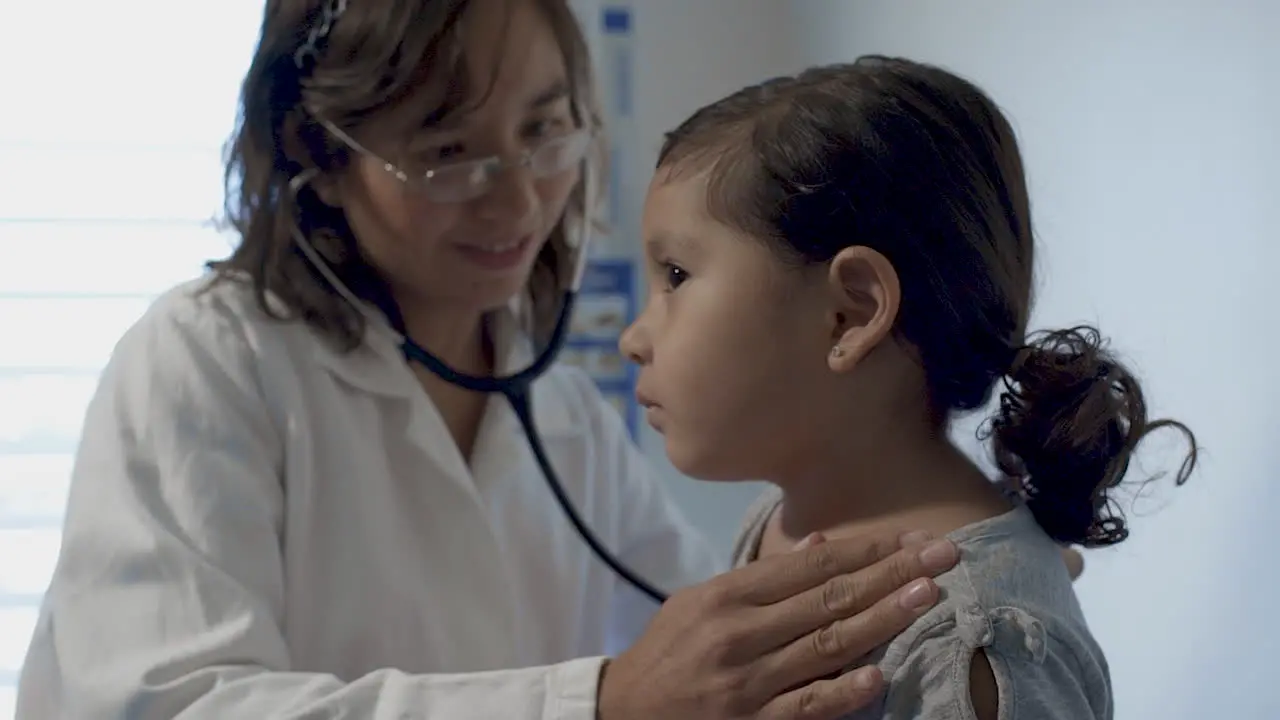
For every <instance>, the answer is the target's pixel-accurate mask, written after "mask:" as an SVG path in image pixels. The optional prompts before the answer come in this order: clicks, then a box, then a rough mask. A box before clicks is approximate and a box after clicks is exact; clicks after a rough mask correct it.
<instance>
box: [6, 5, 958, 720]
mask: <svg viewBox="0 0 1280 720" xmlns="http://www.w3.org/2000/svg"><path fill="white" fill-rule="evenodd" d="M593 108H594V102H593V97H592V94H591V82H590V79H589V72H588V67H587V54H586V51H585V47H584V44H583V38H582V36H581V34H580V31H579V28H578V27H577V26H576V24H575V21H574V19H573V17H572V15H571V14H570V11H569V9H568V8H567V7H566V4H565V2H564V1H563V0H472V1H471V2H466V1H465V0H418V1H417V2H410V1H408V0H365V1H362V2H358V3H355V2H353V3H351V4H350V5H349V6H347V5H346V4H345V3H342V2H321V0H268V2H267V3H266V14H265V18H264V22H263V26H262V36H261V40H260V43H259V45H258V48H257V52H256V55H255V56H254V58H253V63H252V66H251V67H250V69H249V72H248V75H247V77H246V78H245V81H244V86H243V97H242V105H241V107H240V112H241V114H240V124H239V127H238V128H237V131H236V134H235V136H234V138H233V142H232V144H231V145H230V151H229V162H230V165H229V172H228V180H229V182H228V189H229V192H230V195H229V197H230V201H229V203H228V208H229V214H230V218H231V220H232V221H233V222H234V225H235V228H236V230H237V231H238V232H239V234H240V236H241V238H242V242H241V243H240V245H239V246H238V247H237V248H236V250H235V252H234V253H233V254H232V255H231V256H230V258H229V259H227V260H226V261H224V262H221V263H217V264H216V266H215V269H216V272H215V273H214V274H213V275H212V276H211V278H209V279H202V280H200V281H199V282H196V283H192V284H188V285H184V286H181V287H178V288H176V289H174V290H173V291H171V292H169V293H167V294H166V295H164V296H163V297H162V298H160V299H159V300H158V301H157V302H156V303H155V304H154V306H153V307H152V308H151V309H150V310H149V311H148V312H147V313H146V315H145V316H144V317H143V318H142V319H141V320H140V321H139V322H138V323H137V324H136V325H135V326H134V327H133V328H131V329H130V330H129V331H128V333H127V334H126V335H125V336H124V337H123V339H121V341H120V343H119V345H118V346H117V348H116V350H115V353H114V356H113V358H112V360H111V362H110V364H109V366H108V368H107V369H106V371H105V373H104V374H103V376H102V380H101V385H100V387H99V389H98V392H97V394H96V395H95V397H94V399H93V401H92V403H91V404H90V406H89V409H88V414H87V417H86V420H85V425H84V434H83V439H82V441H81V444H80V448H79V455H78V458H77V461H76V465H75V470H74V476H73V479H72V484H71V493H70V499H69V504H68V506H67V514H66V529H65V534H64V540H63V547H62V555H61V557H60V559H59V562H58V565H57V569H56V571H55V573H54V577H53V581H52V584H51V586H50V588H49V590H48V593H47V595H46V597H45V602H44V606H43V609H42V612H41V615H40V619H39V623H38V626H37V628H36V632H35V636H34V639H33V641H32V645H31V648H30V651H29V654H28V657H27V662H26V665H25V668H24V670H23V674H22V677H21V681H20V692H19V700H18V716H19V717H20V718H23V720H28V719H30V720H41V719H44V718H129V719H130V720H158V719H160V718H175V717H180V718H190V719H192V720H198V719H205V718H210V719H212V718H218V719H219V720H224V719H227V718H246V719H247V718H268V717H270V718H304V717H305V718H320V717H323V718H387V719H391V718H425V719H427V720H444V719H448V720H456V719H458V718H499V719H502V720H506V719H508V718H510V719H514V718H526V719H534V718H537V719H543V720H552V719H556V720H594V718H596V717H600V718H602V719H603V720H630V719H632V718H637V719H638V718H646V719H647V718H664V719H665V720H680V719H681V718H698V719H699V720H714V719H715V718H728V717H734V718H746V717H751V718H779V719H780V718H800V717H804V718H814V719H816V718H834V717H836V716H838V715H840V714H842V713H846V712H849V711H853V710H855V709H857V708H859V707H861V706H862V705H863V704H864V703H867V702H868V701H869V700H870V699H871V698H872V697H873V696H874V695H875V694H876V693H877V692H878V686H879V683H880V682H881V680H882V679H881V678H880V677H879V676H878V674H877V672H876V671H875V670H874V668H864V669H862V670H859V671H855V672H850V673H847V674H844V675H841V676H839V677H837V678H835V679H830V678H831V677H832V676H833V673H835V672H836V671H837V670H839V669H841V668H845V667H848V666H850V665H851V664H852V663H853V662H854V661H855V660H856V659H857V658H858V657H859V656H861V655H862V654H863V653H864V652H866V651H868V650H870V649H872V648H873V647H875V646H877V645H879V644H880V643H882V642H884V641H886V640H888V639H889V638H891V637H892V636H893V635H894V634H896V633H897V632H898V631H899V630H900V629H902V628H904V627H905V626H906V625H907V624H909V623H910V622H911V621H912V620H913V619H914V618H915V617H916V616H917V615H918V614H919V613H921V612H922V611H923V609H925V608H927V607H928V606H929V605H932V604H933V603H934V602H935V601H936V599H937V598H936V595H937V590H936V587H935V586H934V585H933V584H932V583H931V582H930V581H927V580H925V581H923V582H921V583H919V584H913V583H911V581H915V580H917V579H919V578H927V577H930V576H932V575H936V574H937V573H939V572H942V571H944V570H946V569H948V568H949V567H950V566H951V565H952V564H953V563H954V562H955V551H954V547H952V546H950V545H949V544H947V543H935V544H929V543H923V542H909V541H908V542H905V545H906V547H904V548H903V549H899V546H900V545H903V544H904V543H903V542H901V541H899V539H898V538H897V537H892V538H869V539H867V540H866V541H864V542H857V543H836V542H831V543H825V544H823V543H817V544H816V546H814V547H810V548H808V549H804V550H800V551H798V552H796V553H793V554H792V556H790V557H785V558H773V559H770V560H766V561H763V562H761V563H758V564H756V565H754V566H752V567H749V568H746V569H743V570H738V571H735V572H733V573H729V574H726V575H722V576H720V577H718V578H716V579H712V580H708V578H710V577H711V576H712V575H713V574H714V573H715V572H716V570H717V569H718V568H717V566H716V562H715V560H714V558H713V556H712V554H711V553H710V552H709V551H708V550H707V548H706V547H705V546H704V545H703V544H702V542H701V541H700V539H699V538H698V536H697V534H696V533H695V532H694V531H693V529H691V528H690V527H689V526H688V525H687V524H686V522H685V520H684V519H683V518H682V517H681V516H680V514H679V512H678V511H677V509H676V508H675V507H674V506H673V504H672V503H671V501H670V499H669V498H668V497H667V496H666V495H665V494H664V493H663V491H662V488H661V486H660V484H659V483H657V482H655V481H654V479H653V478H652V476H651V474H650V471H649V468H648V467H646V466H645V464H644V462H643V460H642V459H641V457H640V455H639V454H638V452H637V451H636V449H635V448H634V447H633V446H632V445H631V444H630V442H629V440H628V437H627V435H626V433H625V431H624V428H623V427H622V425H621V423H620V421H619V420H618V418H617V417H616V416H615V414H614V413H613V412H612V411H611V410H609V409H606V405H605V404H604V403H603V402H602V400H601V397H600V396H599V395H598V393H597V391H596V390H595V388H594V387H593V385H592V383H591V382H590V381H589V380H588V379H587V378H586V377H585V376H584V375H583V374H581V373H579V372H576V371H574V370H571V369H568V368H557V369H554V370H553V371H552V372H550V373H549V374H548V375H547V376H545V377H544V378H543V379H542V380H541V381H540V382H539V383H538V384H537V385H536V386H535V391H534V400H535V408H536V422H537V425H538V427H539V428H540V430H541V433H542V435H543V436H544V437H545V439H546V444H547V446H548V450H549V453H550V455H551V461H552V463H553V464H554V465H555V466H556V467H557V468H558V469H559V472H560V474H561V475H562V477H563V479H564V482H565V485H566V488H567V490H568V492H569V494H570V495H571V496H572V498H573V500H574V502H575V504H576V505H577V506H578V507H579V508H580V509H581V511H582V513H583V515H584V516H585V517H586V518H587V520H588V521H589V522H590V523H591V524H592V525H593V526H594V528H595V529H596V531H597V532H598V533H599V534H600V535H601V537H602V539H603V541H604V542H605V543H606V544H607V545H608V546H609V547H611V548H613V549H614V550H615V551H616V552H617V553H618V554H619V555H620V556H621V557H622V559H623V560H624V561H625V562H627V563H628V564H629V565H631V566H632V567H634V568H636V569H637V570H638V571H639V572H640V573H641V574H643V575H644V576H645V577H647V578H648V579H649V580H650V581H652V582H654V583H655V584H657V585H659V586H661V587H664V588H667V589H669V590H676V589H678V588H682V587H683V588H685V589H684V590H683V591H681V592H678V593H677V594H676V595H675V596H674V597H673V599H672V600H671V601H670V602H669V603H667V604H666V605H664V606H663V607H662V608H661V610H659V611H657V613H656V617H654V615H655V608H654V607H653V606H652V605H651V604H647V603H645V602H644V601H642V600H641V599H640V597H639V596H638V594H636V593H634V592H633V591H631V590H629V589H628V588H627V587H625V586H624V585H623V584H622V583H621V582H620V581H619V580H618V579H617V578H616V577H615V576H614V575H613V574H612V573H610V572H609V571H608V570H607V569H606V568H605V567H604V566H603V565H601V564H600V563H599V562H598V561H597V560H596V559H595V558H594V557H593V556H592V555H591V554H590V552H589V551H588V549H587V548H586V547H585V546H584V545H583V544H582V543H581V542H580V541H579V539H578V537H577V536H576V535H575V534H574V533H573V531H572V529H571V528H570V526H569V525H568V523H567V522H566V521H565V519H564V517H563V516H562V514H561V513H560V511H559V509H558V507H557V506H556V505H555V503H554V501H553V499H552V497H551V495H550V494H549V493H548V492H547V488H546V486H545V485H544V483H543V481H542V479H541V477H540V475H539V472H538V469H537V467H536V466H535V464H534V462H533V459H532V457H531V454H530V452H529V450H528V446H527V445H526V444H525V440H524V437H523V436H522V435H521V433H520V430H519V427H518V425H517V423H516V422H515V419H514V418H513V416H512V414H511V412H510V410H509V408H508V407H507V405H506V404H505V403H504V402H503V401H502V400H501V399H500V398H498V397H486V396H481V395H476V394H471V393H468V392H465V391H462V390H459V389H457V388H455V387H452V386H449V385H447V384H444V383H442V382H441V381H439V380H438V379H437V378H436V377H434V376H432V375H430V374H429V373H427V372H426V371H425V370H423V369H422V368H420V367H417V366H415V365H410V364H409V363H407V362H406V361H405V358H404V356H403V355H402V353H401V352H400V350H399V348H398V347H397V346H396V344H395V343H394V342H393V341H392V340H391V339H389V337H388V336H387V335H386V334H385V333H380V332H376V331H375V328H374V327H372V326H373V323H371V322H369V321H367V320H366V319H365V318H363V317H362V316H361V315H360V314H357V313H355V312H353V310H352V308H351V306H350V305H349V304H348V303H347V302H346V301H345V300H344V299H343V298H342V297H340V296H339V295H338V294H336V293H335V292H334V290H333V288H332V287H331V286H330V285H329V284H327V283H326V282H325V281H324V280H323V278H321V277H320V275H319V274H318V273H317V272H316V271H315V270H314V268H313V267H312V266H310V265H308V264H307V263H306V261H305V260H304V258H303V257H302V255H301V254H300V253H299V252H298V248H297V245H296V244H295V241H294V239H292V234H291V233H292V231H293V229H294V228H295V226H296V227H297V228H299V229H300V230H301V231H302V232H303V233H305V236H306V237H307V238H308V239H309V240H310V242H311V243H312V244H313V245H314V246H315V247H316V248H317V250H318V251H319V252H320V253H321V254H322V255H323V256H324V257H325V259H326V260H327V261H328V263H329V264H330V265H331V266H332V267H333V268H334V269H335V272H336V273H337V275H338V276H339V277H340V278H342V280H343V281H344V282H345V283H346V284H348V285H350V286H352V287H353V288H355V289H356V291H357V293H358V294H360V295H361V296H362V297H363V300H364V301H365V302H366V303H367V307H368V308H370V309H376V312H379V313H381V314H382V315H383V316H385V318H386V319H387V321H388V322H390V323H391V324H393V325H395V326H398V327H399V328H401V329H402V330H403V331H404V332H406V333H407V334H408V335H409V336H411V337H413V338H415V339H416V340H417V341H418V342H419V343H420V344H422V345H424V346H426V347H428V348H431V349H432V350H433V351H434V352H436V353H437V354H439V355H440V356H441V357H442V358H443V359H444V360H445V361H447V362H448V363H450V364H451V365H453V366H454V367H456V368H459V369H462V370H464V371H467V372H471V373H475V374H491V373H494V372H509V371H512V370H515V369H519V368H521V367H523V366H524V365H526V364H527V363H528V362H529V360H530V355H531V347H532V346H533V345H534V344H536V338H539V337H541V335H542V334H543V333H544V331H545V319H546V317H547V314H548V313H551V314H554V312H555V308H554V307H549V306H548V303H550V302H552V301H553V298H554V294H553V293H552V292H549V291H550V290H554V287H555V285H556V282H557V280H558V279H559V278H558V276H557V273H560V272H562V271H563V259H564V257H565V255H566V253H567V247H566V240H567V238H568V237H569V234H570V233H571V232H573V230H574V228H576V227H578V226H579V225H580V224H581V222H582V217H583V215H584V213H585V212H586V210H587V208H585V207H584V206H583V202H584V201H583V197H584V192H583V186H584V172H583V168H584V166H585V164H587V163H594V162H596V161H597V159H598V156H597V154H596V152H597V150H598V143H597V141H598V139H599V136H598V134H596V131H597V130H598V127H599V123H598V119H597V117H596V114H595V112H594V110H593ZM300 176H301V177H304V178H307V179H308V180H309V181H308V182H306V183H305V184H301V183H300V184H299V185H300V189H299V190H298V191H297V192H296V193H295V192H293V190H292V189H291V186H290V181H291V180H292V179H294V178H298V177H300ZM519 298H523V304H519V303H513V300H515V299H519ZM515 307H521V308H524V309H525V310H528V311H529V312H528V313H526V314H520V315H518V314H517V313H516V312H515V311H514V310H512V308H515ZM526 320H527V321H526ZM530 338H534V340H530ZM895 551H896V552H895ZM908 590H914V592H908ZM650 621H651V622H650ZM618 651H621V655H616V658H617V659H616V660H614V661H612V662H611V661H610V660H609V659H608V658H609V656H610V655H615V654H616V653H617V652H618Z"/></svg>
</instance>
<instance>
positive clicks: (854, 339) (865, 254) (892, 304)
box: [827, 245, 902, 372]
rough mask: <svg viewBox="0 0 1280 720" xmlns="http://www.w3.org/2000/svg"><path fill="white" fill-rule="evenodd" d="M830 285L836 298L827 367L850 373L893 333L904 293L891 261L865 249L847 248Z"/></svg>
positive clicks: (833, 262)
mask: <svg viewBox="0 0 1280 720" xmlns="http://www.w3.org/2000/svg"><path fill="white" fill-rule="evenodd" d="M827 281H828V284H829V286H830V291H831V295H832V298H833V305H832V332H831V340H832V346H831V356H830V358H829V359H828V361H827V364H828V365H829V366H830V368H831V369H832V370H833V371H835V372H848V371H850V370H852V369H853V368H854V367H856V366H857V364H858V363H859V362H860V361H861V360H862V359H863V358H865V357H866V356H867V355H868V354H869V353H870V352H871V350H872V349H874V348H875V347H876V346H877V345H879V344H880V342H881V341H882V340H884V339H885V338H886V337H888V336H889V333H890V332H891V331H892V330H893V325H894V323H895V322H896V321H897V319H898V305H899V303H901V302H902V289H901V287H900V286H899V284H898V273H897V271H896V270H894V269H893V265H892V264H890V263H889V259H888V258H886V257H885V256H884V255H881V254H880V253H879V252H876V251H875V250H872V249H871V248H869V247H865V246H862V245H855V246H853V247H847V248H845V249H844V250H841V251H840V252H839V253H838V254H837V255H836V256H835V258H833V259H832V260H831V266H830V270H829V272H828V277H827Z"/></svg>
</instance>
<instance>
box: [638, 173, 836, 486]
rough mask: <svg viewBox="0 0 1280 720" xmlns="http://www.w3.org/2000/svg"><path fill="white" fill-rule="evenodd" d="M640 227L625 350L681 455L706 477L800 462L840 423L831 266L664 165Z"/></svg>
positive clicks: (677, 460) (682, 464) (653, 418)
mask: <svg viewBox="0 0 1280 720" xmlns="http://www.w3.org/2000/svg"><path fill="white" fill-rule="evenodd" d="M643 231H644V244H645V254H646V266H647V271H646V275H647V278H648V283H649V301H648V304H647V305H646V307H645V309H644V312H643V313H642V314H641V316H640V317H639V318H637V320H636V322H635V323H634V324H632V325H631V327H629V328H627V331H626V332H625V333H624V334H623V337H622V341H621V347H622V351H623V352H624V353H625V354H627V355H628V356H629V357H630V358H631V359H632V360H634V361H635V362H637V363H638V364H639V365H640V366H641V371H640V379H639V383H638V386H637V395H638V397H639V399H640V402H641V404H642V405H644V406H645V407H646V408H647V417H648V421H649V423H650V424H651V425H652V426H653V427H654V428H655V429H656V430H657V431H658V432H660V433H661V434H662V435H663V436H664V439H665V441H666V450H667V454H668V455H669V457H670V458H671V462H672V464H673V465H674V466H675V467H676V468H677V469H678V470H680V471H681V472H683V473H685V474H686V475H689V476H692V477H696V478H701V479H708V480H740V479H767V478H768V477H770V473H773V472H775V471H776V470H781V469H783V468H788V467H794V465H795V461H796V459H797V457H803V456H804V455H803V454H804V453H805V452H806V448H808V447H811V445H812V443H815V442H821V441H822V438H821V436H822V435H824V434H829V431H830V429H831V424H832V421H833V418H832V417H831V416H830V415H829V414H827V413H826V412H824V408H829V407H831V406H832V405H833V403H832V402H831V401H830V400H831V391H832V385H831V382H832V373H831V372H830V371H829V369H828V356H829V354H830V352H831V343H832V338H831V328H830V324H829V317H830V312H829V307H830V303H829V291H828V285H827V283H826V282H825V281H824V278H825V273H822V272H820V271H818V272H815V271H813V270H807V269H796V268H791V267H788V266H785V265H784V264H783V263H781V262H780V261H779V259H778V258H777V256H776V255H775V254H774V253H773V252H772V251H771V250H769V249H768V248H767V247H766V246H765V245H764V243H762V242H760V241H759V240H756V239H753V238H751V237H748V236H745V235H744V234H742V233H741V232H739V231H737V230H735V229H733V228H730V227H728V226H726V225H723V224H721V223H719V222H717V221H715V220H714V219H712V218H711V217H710V216H709V215H708V213H707V211H706V180H705V177H704V176H703V175H701V174H699V175H693V174H690V175H689V176H684V175H680V176H676V177H674V178H673V177H671V176H669V175H668V174H667V173H665V172H662V171H660V172H659V174H658V176H657V177H655V179H654V181H653V183H652V184H651V185H650V187H649V193H648V196H647V198H646V200H645V208H644V217H643ZM824 396H825V398H826V401H825V402H823V398H824Z"/></svg>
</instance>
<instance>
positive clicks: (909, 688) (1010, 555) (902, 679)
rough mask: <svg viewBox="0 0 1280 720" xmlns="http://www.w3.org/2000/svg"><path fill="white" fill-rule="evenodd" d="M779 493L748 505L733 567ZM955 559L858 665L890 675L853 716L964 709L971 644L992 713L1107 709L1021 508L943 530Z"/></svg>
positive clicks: (1067, 586) (1047, 551)
mask: <svg viewBox="0 0 1280 720" xmlns="http://www.w3.org/2000/svg"><path fill="white" fill-rule="evenodd" d="M781 500H782V495H781V493H780V492H779V491H777V490H775V489H772V488H771V489H770V490H768V491H766V492H765V493H764V494H763V495H762V496H761V497H760V498H759V499H758V500H757V501H756V502H755V503H754V504H753V505H752V506H751V508H750V510H749V511H748V512H747V516H746V519H745V520H744V523H743V526H742V529H741V531H740V533H739V535H738V539H737V542H736V543H735V547H734V552H733V558H734V565H735V566H739V565H743V564H746V563H749V562H751V561H752V560H754V559H755V557H756V553H757V550H758V549H759V545H760V539H761V537H762V535H763V533H764V530H765V527H766V526H767V523H768V520H769V517H770V516H771V515H772V514H773V512H774V510H775V509H776V508H777V507H778V506H779V504H780V503H781ZM948 537H949V538H950V539H951V540H953V541H955V543H956V545H957V547H959V549H960V562H959V564H958V565H957V566H956V567H955V568H954V569H952V570H950V571H948V572H946V573H944V574H942V575H940V576H938V578H937V583H938V586H939V588H940V589H941V590H942V598H941V600H940V601H939V603H938V604H937V605H936V606H934V607H933V608H932V609H931V610H930V611H929V612H927V613H926V614H925V615H923V616H922V617H921V618H920V619H919V620H917V621H916V622H915V623H914V624H912V625H911V627H910V628H908V629H907V630H906V631H905V632H903V633H902V634H901V635H899V636H898V637H897V638H895V639H894V640H893V641H892V642H890V643H889V644H888V645H886V646H884V647H882V648H880V649H879V650H877V651H876V652H875V653H873V654H872V655H870V656H868V657H867V658H865V659H864V660H863V661H862V662H861V663H859V664H865V663H875V664H877V665H879V666H880V669H881V670H882V671H883V672H884V675H885V677H886V678H887V679H888V681H889V691H888V693H887V694H886V696H885V698H884V701H883V702H884V705H883V706H882V707H879V708H874V709H869V710H868V711H866V712H865V714H859V715H855V716H854V718H857V719H859V720H860V719H863V718H867V719H870V718H880V717H918V718H934V717H965V716H966V715H964V714H963V713H962V714H961V715H958V716H956V715H951V714H947V713H949V712H951V711H952V710H954V709H955V708H957V707H967V706H968V702H969V679H970V675H969V670H970V663H971V661H972V658H973V656H974V654H975V653H976V652H978V651H979V650H981V651H984V652H985V653H986V655H987V657H988V659H989V660H990V664H991V668H992V673H993V674H994V676H995V681H996V686H997V688H998V693H999V696H1000V702H1001V703H1002V704H1005V705H1008V704H1010V703H1012V704H1013V705H1014V706H1015V707H1014V711H1015V712H1012V713H1009V714H1007V715H1005V714H1002V715H1001V717H1011V718H1014V717H1036V718H1045V719H1046V720H1057V719H1058V718H1063V719H1064V720H1066V719H1068V718H1069V719H1070V720H1087V719H1090V718H1110V717H1111V690H1110V678H1109V673H1108V669H1107V664H1106V659H1105V657H1104V656H1103V654H1102V650H1101V649H1100V648H1099V647H1098V645H1097V643H1096V642H1095V641H1094V639H1093V636H1092V635H1091V634H1090V633H1089V629H1088V626H1087V625H1086V623H1085V620H1084V614H1083V612H1082V611H1081V609H1080V604H1079V602H1078V601H1077V599H1076V596H1075V592H1074V590H1073V589H1072V583H1071V577H1070V575H1069V574H1068V572H1067V568H1066V564H1065V563H1064V562H1063V560H1062V553H1061V549H1060V548H1059V547H1058V546H1057V545H1056V544H1055V543H1054V542H1053V541H1052V540H1051V539H1050V538H1049V537H1048V536H1047V535H1045V533H1044V531H1043V530H1041V529H1040V527H1039V525H1037V524H1036V522H1035V518H1034V517H1032V515H1031V512H1030V511H1029V510H1027V509H1026V508H1025V507H1018V508H1015V509H1013V510H1011V511H1010V512H1007V513H1004V514H1002V515H998V516H996V517H993V518H989V519H987V520H983V521H981V522H977V523H973V524H971V525H967V526H965V527H962V528H960V529H958V530H956V531H955V532H952V533H950V534H949V535H948Z"/></svg>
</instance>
